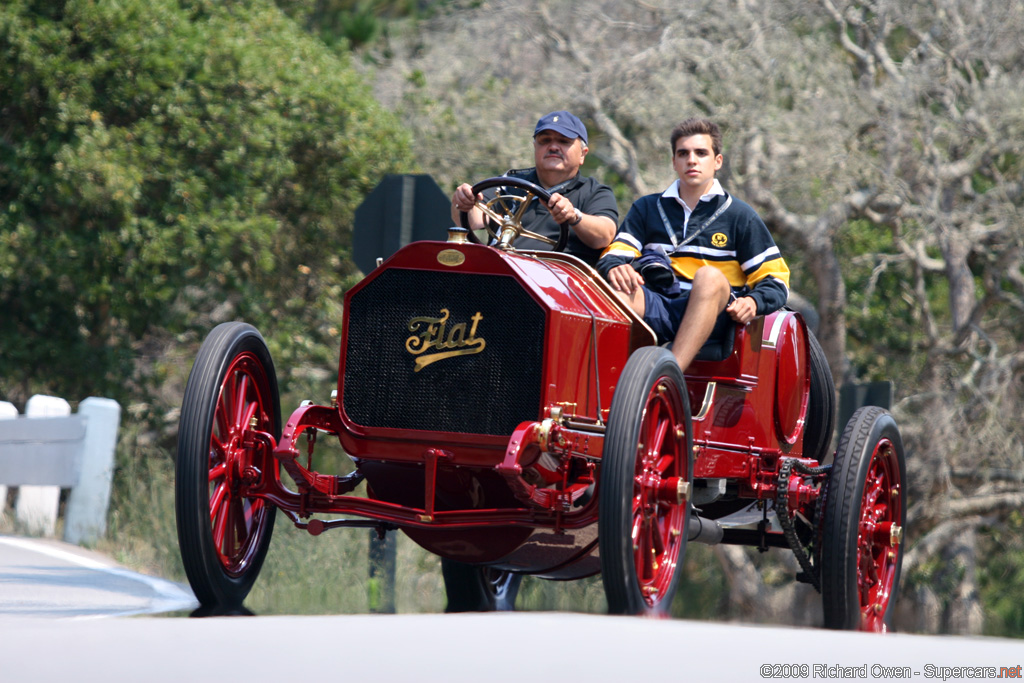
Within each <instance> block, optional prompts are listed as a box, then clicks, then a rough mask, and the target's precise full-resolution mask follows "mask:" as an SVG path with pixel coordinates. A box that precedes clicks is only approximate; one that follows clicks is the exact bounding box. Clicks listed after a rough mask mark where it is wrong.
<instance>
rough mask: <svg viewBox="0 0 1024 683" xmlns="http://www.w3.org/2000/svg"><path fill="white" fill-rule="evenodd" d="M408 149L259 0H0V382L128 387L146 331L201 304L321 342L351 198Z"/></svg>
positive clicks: (330, 316) (176, 329)
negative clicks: (233, 0) (224, 0)
mask: <svg viewBox="0 0 1024 683" xmlns="http://www.w3.org/2000/svg"><path fill="white" fill-rule="evenodd" d="M408 149H409V144H408V140H407V136H406V135H405V134H404V133H403V131H402V130H401V129H400V128H399V126H398V125H397V123H396V122H395V120H394V118H393V117H392V116H391V115H389V114H387V113H386V112H385V111H383V110H382V109H381V108H380V107H379V106H378V105H377V104H376V102H375V101H374V100H373V98H372V97H371V94H370V93H369V91H368V89H367V88H366V87H365V86H364V84H363V83H362V82H361V81H360V79H359V77H358V76H357V75H356V74H355V73H354V72H353V70H352V69H351V67H350V65H349V64H348V63H347V62H346V61H345V60H343V59H339V58H338V57H337V56H336V55H334V54H332V53H331V52H330V51H329V50H327V49H326V48H325V47H324V46H323V45H322V44H321V43H320V42H319V41H317V40H314V39H311V38H310V37H308V36H307V35H306V34H305V33H304V32H303V31H302V30H301V28H299V27H298V26H297V25H295V23H294V22H293V21H291V20H290V19H288V17H287V16H285V15H284V14H283V13H281V12H280V11H279V10H278V9H277V8H275V7H274V6H273V4H272V3H271V2H270V1H269V0H250V1H246V2H236V3H229V4H227V5H224V4H222V3H217V2H200V1H195V2H184V1H183V2H176V1H174V0H153V1H150V0H125V1H124V2H119V3H110V2H89V1H86V0H69V1H67V2H30V1H29V0H16V1H14V2H9V3H5V4H4V5H3V7H2V8H0V310H3V311H4V315H3V316H2V318H0V348H2V349H3V352H2V354H3V355H2V364H0V397H3V396H5V395H6V396H8V397H11V396H20V397H22V398H23V397H24V396H25V395H27V393H29V392H30V391H40V390H49V391H58V392H60V393H61V394H63V395H68V396H72V397H75V396H85V395H89V394H98V395H107V396H112V397H115V398H119V399H125V398H126V397H127V396H128V395H129V394H130V393H131V392H133V391H138V390H139V389H140V388H141V387H139V386H133V385H132V384H131V383H130V382H128V381H127V380H126V378H127V377H130V376H131V364H132V361H133V359H134V358H135V356H136V355H137V354H139V352H140V350H139V342H140V340H141V339H143V337H144V336H145V335H147V334H149V333H153V332H154V331H163V332H165V333H170V334H180V333H182V332H186V331H188V330H189V329H205V328H206V327H208V326H209V320H208V319H205V318H204V316H208V315H209V314H210V313H211V312H212V311H214V310H215V309H217V308H218V307H220V309H219V314H220V316H221V317H240V318H244V319H247V320H249V321H250V322H253V323H254V324H256V325H257V326H258V327H260V328H261V329H262V330H263V331H264V334H265V335H266V336H267V337H268V341H269V343H270V345H271V348H272V351H273V353H274V355H275V359H276V360H277V362H278V363H279V364H282V363H283V364H286V365H287V364H288V363H291V362H294V361H296V360H297V359H299V358H304V357H309V356H311V355H312V356H313V357H314V358H315V359H316V360H317V362H329V361H330V359H332V358H334V353H335V350H336V347H337V326H338V323H339V317H340V316H339V313H338V304H339V303H340V296H341V293H342V289H343V287H344V284H345V280H344V278H345V277H346V276H348V275H349V274H350V273H351V272H352V271H353V267H352V266H351V265H350V263H349V261H348V260H347V259H348V255H349V247H350V230H351V220H352V216H353V213H354V211H355V208H356V206H357V205H358V203H359V202H360V201H361V200H362V198H363V197H364V196H365V195H366V193H368V192H369V191H370V190H371V189H372V188H373V187H374V186H375V185H376V184H377V182H378V181H379V180H380V178H381V177H382V176H383V175H384V174H385V173H388V172H396V171H400V170H404V169H405V168H408V167H409V166H410V165H411V161H410V155H409V151H408ZM188 338H190V339H195V338H196V335H192V336H191V337H188ZM316 354H319V357H317V355H316Z"/></svg>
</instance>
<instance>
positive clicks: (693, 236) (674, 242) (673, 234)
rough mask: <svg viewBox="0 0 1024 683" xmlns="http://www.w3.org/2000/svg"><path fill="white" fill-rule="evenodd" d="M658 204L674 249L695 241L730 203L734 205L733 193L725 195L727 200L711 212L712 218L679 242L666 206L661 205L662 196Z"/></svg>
mask: <svg viewBox="0 0 1024 683" xmlns="http://www.w3.org/2000/svg"><path fill="white" fill-rule="evenodd" d="M657 204H658V213H660V214H661V220H662V222H663V223H664V224H665V232H667V233H668V238H669V239H670V240H672V248H673V249H679V248H680V247H685V246H686V245H687V244H689V243H690V242H692V241H693V240H694V239H696V238H697V235H699V234H701V233H702V232H704V231H705V230H707V229H708V226H710V225H711V224H712V223H714V222H715V220H716V219H717V218H718V217H719V216H721V215H722V213H723V212H724V211H725V210H726V209H728V208H729V206H730V205H732V195H726V196H725V202H723V204H722V205H721V206H720V207H718V210H717V211H715V212H714V213H713V214H711V218H709V219H707V220H706V221H705V222H704V225H702V226H700V228H698V229H697V230H695V231H694V232H693V234H691V235H690V236H689V237H687V238H686V239H684V240H683V241H682V242H679V241H678V240H677V239H676V231H675V230H673V229H672V224H671V223H669V222H668V214H667V213H665V207H663V206H662V205H661V197H658V199H657Z"/></svg>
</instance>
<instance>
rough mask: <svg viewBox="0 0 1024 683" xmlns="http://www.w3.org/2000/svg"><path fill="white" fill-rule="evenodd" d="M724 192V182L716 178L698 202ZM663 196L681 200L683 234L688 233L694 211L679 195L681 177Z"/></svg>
mask: <svg viewBox="0 0 1024 683" xmlns="http://www.w3.org/2000/svg"><path fill="white" fill-rule="evenodd" d="M724 194H725V190H724V189H722V184H721V183H720V182H718V178H715V179H714V181H713V182H712V183H711V188H710V189H709V190H708V191H707V192H706V193H704V194H702V195H701V197H700V199H699V200H697V201H698V203H699V202H703V201H707V200H709V199H711V198H712V197H714V196H716V195H724ZM661 196H662V197H667V198H669V199H674V200H676V201H677V202H679V205H680V206H681V207H683V216H684V218H683V234H684V235H685V234H686V228H687V226H688V225H689V223H690V214H692V213H693V209H691V208H690V207H689V206H687V205H686V202H684V201H683V198H682V197H680V196H679V179H678V178H677V179H676V181H675V182H674V183H672V184H671V185H669V186H668V189H667V190H665V191H664V192H663V193H662V195H661ZM694 208H696V207H694Z"/></svg>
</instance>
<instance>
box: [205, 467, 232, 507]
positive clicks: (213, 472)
mask: <svg viewBox="0 0 1024 683" xmlns="http://www.w3.org/2000/svg"><path fill="white" fill-rule="evenodd" d="M227 471H228V467H227V465H225V464H224V463H218V464H216V465H214V466H213V467H211V468H210V476H209V480H210V481H217V480H218V479H223V478H224V475H225V474H227ZM211 505H212V503H211Z"/></svg>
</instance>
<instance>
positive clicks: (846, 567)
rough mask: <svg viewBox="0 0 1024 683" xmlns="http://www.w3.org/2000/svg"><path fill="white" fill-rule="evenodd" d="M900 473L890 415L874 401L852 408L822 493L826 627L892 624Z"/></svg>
mask: <svg viewBox="0 0 1024 683" xmlns="http://www.w3.org/2000/svg"><path fill="white" fill-rule="evenodd" d="M906 476H907V472H906V463H905V461H904V455H903V441H902V439H901V438H900V433H899V429H898V428H897V427H896V422H895V421H894V420H893V419H892V416H890V415H889V413H887V412H886V411H885V410H883V409H881V408H877V407H867V408H861V409H859V410H858V411H857V412H855V413H854V414H853V417H852V418H850V422H849V423H848V424H847V425H846V428H845V429H844V430H843V435H842V437H841V438H840V440H839V448H838V449H837V450H836V459H835V463H834V464H833V465H832V471H831V472H830V474H829V480H828V489H827V491H826V493H825V495H826V499H825V512H824V519H823V529H822V548H821V594H822V602H823V606H824V613H825V626H826V627H827V628H834V629H851V630H853V629H859V630H862V631H886V630H888V628H889V627H890V626H891V621H892V613H893V608H894V606H895V603H896V593H897V589H898V587H899V580H900V567H901V564H902V562H903V528H904V524H905V523H906V505H905V503H904V501H903V496H904V495H905V493H906V492H905V491H904V490H903V482H904V481H905V480H906Z"/></svg>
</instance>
